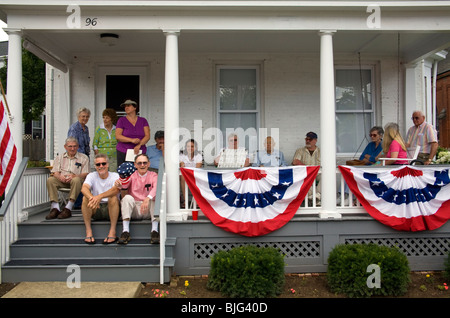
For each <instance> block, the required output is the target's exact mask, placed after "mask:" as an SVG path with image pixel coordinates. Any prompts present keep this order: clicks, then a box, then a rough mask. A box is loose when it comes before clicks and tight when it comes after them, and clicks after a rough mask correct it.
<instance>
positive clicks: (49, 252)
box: [0, 168, 450, 282]
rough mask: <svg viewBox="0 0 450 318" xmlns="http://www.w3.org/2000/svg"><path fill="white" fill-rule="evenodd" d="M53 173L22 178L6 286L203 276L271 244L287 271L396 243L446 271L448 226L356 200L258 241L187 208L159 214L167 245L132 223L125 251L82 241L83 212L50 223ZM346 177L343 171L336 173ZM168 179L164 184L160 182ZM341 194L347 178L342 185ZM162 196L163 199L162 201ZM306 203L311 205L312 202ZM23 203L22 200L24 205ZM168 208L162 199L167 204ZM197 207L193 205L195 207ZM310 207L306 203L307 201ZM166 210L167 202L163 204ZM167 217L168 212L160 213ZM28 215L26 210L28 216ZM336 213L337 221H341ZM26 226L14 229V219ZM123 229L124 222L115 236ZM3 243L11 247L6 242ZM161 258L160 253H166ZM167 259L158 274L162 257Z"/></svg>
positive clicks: (421, 263) (307, 210) (312, 212)
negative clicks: (405, 225)
mask: <svg viewBox="0 0 450 318" xmlns="http://www.w3.org/2000/svg"><path fill="white" fill-rule="evenodd" d="M47 177H48V170H47V169H45V168H44V169H32V170H28V171H26V172H25V173H24V176H23V177H22V180H21V182H20V185H18V186H19V187H20V190H21V191H18V192H17V193H18V194H20V195H19V196H18V197H17V198H16V199H15V201H17V202H16V203H15V204H13V205H11V207H10V209H9V210H10V211H9V214H7V215H5V217H4V220H3V222H2V223H1V228H0V229H1V233H0V234H1V236H2V238H10V240H8V239H2V281H4V282H14V281H24V280H27V281H42V280H45V281H64V280H66V279H67V277H68V275H70V273H68V272H67V268H68V266H69V265H73V264H77V265H79V266H80V268H81V272H82V273H83V276H82V277H83V278H82V279H83V280H85V281H116V280H124V279H127V280H136V281H158V280H159V279H162V280H163V281H164V282H168V281H169V280H170V276H171V275H173V274H175V275H204V274H208V273H209V263H210V259H211V257H212V256H213V255H214V253H216V252H218V251H220V250H228V249H230V248H232V247H234V246H238V245H243V244H254V245H257V246H271V247H275V248H277V249H279V250H280V251H281V252H282V253H283V254H284V255H285V262H286V272H287V273H307V272H326V270H327V258H328V254H329V252H330V251H331V250H332V248H333V247H334V246H335V245H336V244H354V243H375V244H380V245H386V246H396V247H398V248H399V249H400V250H401V251H402V252H404V253H405V255H407V257H408V260H409V262H410V267H411V270H413V271H418V270H442V269H443V266H444V260H445V259H446V257H447V254H448V252H449V246H450V244H449V243H450V224H449V223H448V222H447V223H446V224H444V225H443V226H442V227H440V228H439V229H436V230H433V231H421V232H404V231H396V230H394V229H391V228H390V227H387V226H385V225H383V224H381V223H380V222H379V221H377V220H375V219H374V218H372V217H371V216H370V215H368V214H367V212H366V211H365V210H364V209H363V208H362V206H361V205H360V204H359V203H358V202H356V205H355V204H354V200H353V195H352V194H351V192H350V194H349V197H350V198H351V199H350V200H348V204H345V203H344V202H342V205H341V206H338V207H336V210H337V211H338V212H339V215H336V214H335V215H333V217H329V215H328V216H327V214H323V212H322V211H323V210H322V208H321V206H318V205H317V204H316V202H314V203H313V206H304V205H302V206H301V207H300V208H299V210H298V211H297V213H296V215H295V216H294V217H293V218H292V219H291V220H290V221H289V222H288V223H287V224H286V225H285V226H283V227H282V228H280V229H278V230H276V231H274V232H272V233H269V234H266V235H263V236H258V237H244V236H241V235H238V234H233V233H230V232H227V231H224V230H222V229H220V228H219V227H217V226H215V225H214V224H213V223H212V222H211V221H210V220H209V219H207V218H206V217H205V216H204V215H202V213H201V211H200V216H199V218H198V220H193V219H192V217H191V211H192V210H193V209H196V208H195V206H193V207H191V208H189V209H179V210H178V211H176V213H170V211H167V212H168V213H167V216H169V215H171V214H172V215H178V216H181V217H182V219H181V220H175V219H174V218H172V219H170V218H168V220H167V222H164V217H161V224H160V229H161V230H163V231H166V232H165V234H163V233H162V235H163V237H165V238H167V239H166V242H165V243H162V244H161V246H151V245H150V244H149V233H150V232H149V229H150V223H148V222H146V221H141V222H132V224H131V231H132V233H133V235H132V236H133V239H132V241H131V242H130V243H129V245H127V246H125V247H124V246H118V245H108V246H103V245H102V244H99V243H98V244H96V245H95V246H87V245H86V244H84V243H83V242H82V238H83V237H84V223H83V221H82V218H81V211H79V210H78V211H74V213H73V217H72V218H69V219H66V220H50V221H48V220H45V215H46V214H47V213H48V210H49V202H48V196H47V193H46V187H45V180H46V178H47ZM337 178H338V179H339V180H340V174H339V173H338V174H337ZM162 179H163V178H162V177H161V178H160V181H161V183H162ZM341 184H342V189H343V181H342V182H341ZM163 192H164V191H162V193H161V192H159V198H161V195H162V196H164V193H163ZM306 201H307V200H306ZM19 202H23V204H22V203H19ZM161 202H162V203H163V202H164V200H161ZM194 204H195V203H194ZM306 205H308V204H306ZM162 206H164V204H162ZM160 211H161V212H162V213H164V209H163V208H162V209H160ZM24 212H25V213H24ZM337 216H338V217H337ZM14 217H16V218H17V219H18V220H22V221H20V223H19V224H16V225H14V224H13V223H14V222H13V219H14ZM107 224H108V223H107V222H104V221H95V222H94V223H93V226H94V234H95V235H96V239H97V241H101V239H102V238H103V237H102V235H104V233H106V232H107V231H106V229H107ZM120 230H121V222H119V224H118V226H117V231H118V232H119V231H120ZM5 242H9V243H8V244H7V245H6V244H5ZM161 253H162V254H161ZM161 259H164V261H163V262H162V263H163V267H162V268H163V270H162V272H161V273H162V276H161V277H160V276H159V275H160V270H161V269H160V260H161Z"/></svg>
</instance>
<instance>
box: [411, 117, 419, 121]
mask: <svg viewBox="0 0 450 318" xmlns="http://www.w3.org/2000/svg"><path fill="white" fill-rule="evenodd" d="M411 119H412V120H418V119H420V117H411Z"/></svg>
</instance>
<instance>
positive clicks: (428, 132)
mask: <svg viewBox="0 0 450 318" xmlns="http://www.w3.org/2000/svg"><path fill="white" fill-rule="evenodd" d="M433 142H438V139H437V133H436V129H434V127H433V125H431V124H428V123H426V122H423V123H422V124H421V125H419V126H418V127H417V126H415V125H414V126H412V127H411V128H409V129H408V133H407V134H406V145H407V147H408V148H416V147H417V146H421V149H420V152H421V153H428V154H429V153H430V150H431V143H433Z"/></svg>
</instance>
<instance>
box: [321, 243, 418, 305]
mask: <svg viewBox="0 0 450 318" xmlns="http://www.w3.org/2000/svg"><path fill="white" fill-rule="evenodd" d="M371 264H375V265H378V266H379V273H380V285H379V288H376V287H373V286H371V287H369V285H368V281H370V282H373V280H372V278H373V276H372V274H375V272H374V271H373V270H372V269H370V268H369V269H370V270H369V272H368V266H369V265H371ZM409 273H410V269H409V263H408V259H407V258H406V256H405V255H404V254H403V253H401V252H400V251H399V250H398V249H397V248H395V247H386V246H378V245H375V244H352V245H337V246H336V247H335V248H334V249H333V250H332V251H331V252H330V255H329V257H328V270H327V279H328V284H329V287H330V289H331V291H333V292H335V293H343V294H346V295H347V296H348V297H370V296H400V295H403V294H404V293H405V292H406V291H407V289H408V285H409V283H410V277H409Z"/></svg>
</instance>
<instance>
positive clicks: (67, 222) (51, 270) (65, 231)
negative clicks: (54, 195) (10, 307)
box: [2, 210, 176, 282]
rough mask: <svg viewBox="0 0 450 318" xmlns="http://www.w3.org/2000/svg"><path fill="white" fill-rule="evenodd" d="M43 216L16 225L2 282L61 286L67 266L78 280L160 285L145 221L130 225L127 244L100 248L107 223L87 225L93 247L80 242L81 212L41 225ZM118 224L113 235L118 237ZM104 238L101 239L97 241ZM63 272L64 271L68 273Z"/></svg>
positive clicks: (169, 264) (167, 268)
mask: <svg viewBox="0 0 450 318" xmlns="http://www.w3.org/2000/svg"><path fill="white" fill-rule="evenodd" d="M47 213H48V211H44V212H42V213H36V214H33V215H31V216H30V217H29V218H28V220H26V221H25V222H23V223H20V224H19V229H18V235H19V238H18V240H17V241H16V242H15V243H13V244H12V245H11V247H10V255H9V256H10V257H9V258H10V259H9V261H8V262H7V263H6V264H4V265H3V266H2V281H3V282H23V281H30V282H36V281H66V280H67V279H68V277H69V276H70V275H71V273H72V271H70V269H71V268H72V267H74V268H78V269H79V271H80V274H81V280H83V281H104V282H108V281H111V282H112V281H139V282H159V281H160V261H159V255H160V247H161V246H160V244H150V231H151V222H150V221H132V222H131V224H130V233H131V241H130V242H129V243H128V244H127V245H120V244H116V243H114V244H108V245H104V244H102V241H103V239H104V238H105V236H106V235H107V233H108V231H109V227H110V223H109V222H108V221H93V222H92V227H93V232H94V235H95V238H96V242H97V243H96V244H94V245H88V244H86V243H84V241H83V240H84V237H85V225H84V222H83V218H82V216H81V211H79V210H78V211H77V210H75V211H73V213H72V217H71V218H68V219H64V220H59V219H55V220H45V216H46V215H47ZM121 231H122V227H121V222H119V223H118V225H117V233H121ZM102 235H104V236H102ZM175 244H176V239H175V238H168V239H167V241H166V244H165V246H164V248H165V254H166V259H165V262H164V268H163V273H164V281H165V282H169V281H170V276H171V274H172V269H173V267H174V265H175V259H174V258H173V250H174V248H175ZM68 269H69V271H68Z"/></svg>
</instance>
